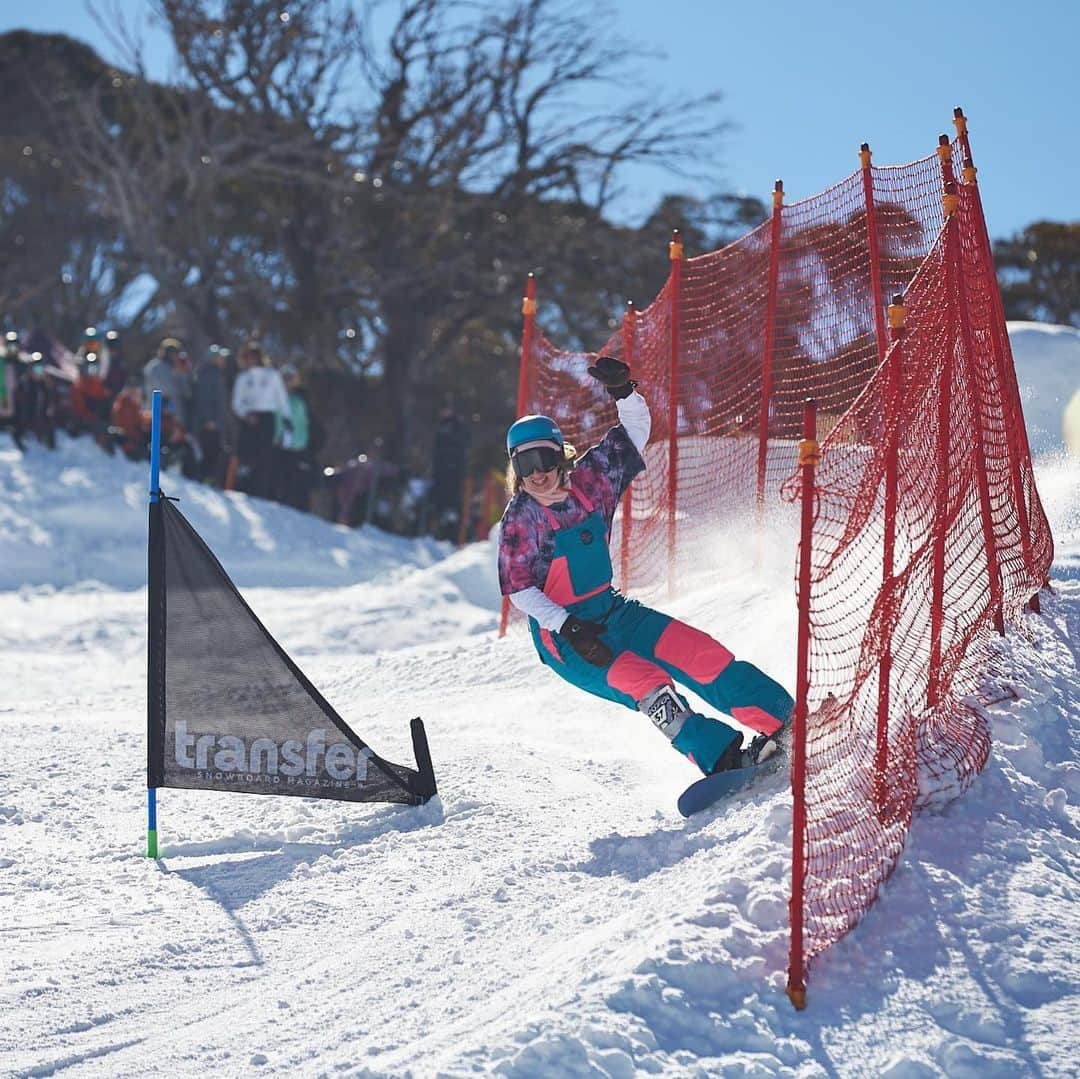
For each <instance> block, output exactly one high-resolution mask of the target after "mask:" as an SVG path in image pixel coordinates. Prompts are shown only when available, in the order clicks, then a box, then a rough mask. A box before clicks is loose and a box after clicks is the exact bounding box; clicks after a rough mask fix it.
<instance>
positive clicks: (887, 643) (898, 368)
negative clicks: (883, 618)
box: [874, 295, 907, 819]
mask: <svg viewBox="0 0 1080 1079" xmlns="http://www.w3.org/2000/svg"><path fill="white" fill-rule="evenodd" d="M906 318H907V308H906V307H904V297H903V296H901V295H896V296H894V297H893V302H892V303H891V304H889V330H890V333H891V335H892V341H893V345H892V353H891V354H890V355H889V365H888V367H887V368H886V370H885V380H886V381H885V386H886V390H885V393H886V396H887V398H888V400H887V401H886V402H885V403H884V404H883V407H882V413H883V414H884V415H885V416H887V417H895V416H896V415H897V405H898V403H899V401H900V398H901V395H902V394H903V392H904V356H903V346H902V344H901V340H902V338H903V336H904V332H905V326H904V322H905V319H906ZM887 431H888V434H887V437H888V446H887V447H886V452H885V521H884V525H885V534H884V537H883V540H882V559H881V581H882V585H883V586H884V587H885V588H888V587H889V584H890V583H891V581H892V579H893V573H894V571H895V565H894V563H895V558H896V507H897V500H898V492H897V477H898V474H899V456H900V430H899V427H898V426H897V425H896V423H895V420H894V421H893V426H892V427H891V428H887ZM894 625H895V618H894V617H893V616H892V614H891V613H890V614H889V615H888V616H887V623H886V626H885V627H884V628H883V631H882V650H881V662H880V664H879V666H878V714H877V742H876V746H875V751H874V789H875V794H876V799H877V807H878V818H879V819H881V818H882V817H884V815H885V811H886V808H887V807H886V787H885V776H886V775H887V774H888V767H889V705H890V690H891V679H892V634H893V627H894Z"/></svg>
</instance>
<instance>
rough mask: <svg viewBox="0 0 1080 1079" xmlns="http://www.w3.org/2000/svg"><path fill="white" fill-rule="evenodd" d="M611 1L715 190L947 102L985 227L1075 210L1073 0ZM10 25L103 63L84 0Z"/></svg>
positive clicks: (674, 183)
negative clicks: (683, 122) (683, 101)
mask: <svg viewBox="0 0 1080 1079" xmlns="http://www.w3.org/2000/svg"><path fill="white" fill-rule="evenodd" d="M108 2H109V0H100V3H99V7H104V6H105V5H106V4H107V3H108ZM116 2H118V5H119V8H120V10H122V11H124V12H126V13H128V14H129V15H131V16H133V17H134V19H135V22H136V23H137V24H139V25H140V26H142V27H143V28H144V29H145V31H146V34H147V37H146V42H147V47H148V54H147V55H148V60H149V66H150V69H151V71H152V72H153V73H155V74H159V75H161V76H163V75H164V74H165V72H166V71H167V70H168V61H167V56H168V52H167V47H166V42H165V38H164V36H163V34H162V33H161V31H160V30H158V29H155V28H154V27H152V26H148V25H147V22H148V15H149V12H150V4H149V3H148V2H147V0H116ZM282 6H283V8H286V7H287V0H282ZM611 6H612V8H613V11H614V15H615V17H614V18H613V19H611V20H609V21H610V22H611V27H612V31H613V32H614V33H619V34H621V35H623V36H624V37H626V38H629V39H630V40H632V41H635V42H638V43H640V44H642V45H644V46H647V47H648V48H650V49H653V50H656V51H657V52H658V53H660V54H663V55H662V56H661V55H658V56H657V57H656V58H655V59H652V60H650V61H647V62H645V63H643V65H642V71H643V76H644V77H643V79H642V85H650V86H655V87H657V88H662V89H664V90H665V91H668V92H671V93H676V92H679V93H684V94H689V95H697V94H705V93H709V92H712V91H715V90H719V91H721V92H722V93H723V95H724V100H723V101H722V102H721V104H720V105H719V106H718V109H719V118H720V119H724V120H727V121H730V122H731V123H732V124H733V125H735V127H734V129H733V130H732V131H731V132H730V133H729V134H727V135H726V136H725V137H724V139H723V142H722V144H721V145H720V146H719V148H718V153H717V158H718V161H719V165H718V170H717V173H716V176H715V182H716V186H717V187H719V188H724V189H727V190H737V191H739V192H741V193H745V194H750V195H757V196H759V197H761V198H762V199H764V200H766V201H767V200H768V196H769V192H770V191H771V190H772V184H773V180H774V179H776V178H777V177H779V178H782V179H783V180H784V186H785V190H786V191H787V198H788V201H789V202H791V201H795V200H797V199H801V198H806V197H809V196H811V195H813V194H815V193H817V192H818V191H820V190H822V189H824V188H826V187H829V186H831V185H832V184H834V183H836V182H837V181H838V180H840V179H842V178H843V177H844V176H846V175H847V174H848V173H850V172H852V171H854V169H855V168H857V167H858V157H857V152H858V149H859V144H860V143H861V142H863V141H867V142H869V143H870V146H871V148H872V150H873V151H874V161H875V163H876V164H879V165H883V164H898V163H902V162H905V161H910V160H912V159H914V158H918V157H922V156H924V155H926V154H928V153H931V152H932V151H933V148H934V146H935V145H936V143H937V136H938V134H939V133H941V132H948V133H949V134H950V135H951V134H952V131H953V128H952V123H951V121H952V110H953V107H954V106H955V105H960V106H962V107H963V109H964V111H965V113H966V114H967V116H968V118H969V124H970V131H971V141H972V152H973V155H974V158H975V163H976V165H977V166H978V167H979V182H980V185H981V188H982V197H983V204H984V207H985V209H986V214H987V219H988V223H989V227H990V232H991V235H993V236H995V237H999V236H1004V235H1008V234H1011V233H1013V232H1015V231H1017V230H1019V229H1021V228H1022V227H1023V226H1024V225H1026V224H1028V223H1030V222H1032V221H1035V220H1040V219H1049V220H1057V221H1076V220H1080V194H1078V193H1077V191H1078V186H1077V182H1076V176H1077V174H1078V173H1080V139H1077V137H1076V135H1077V131H1076V122H1075V118H1074V117H1073V116H1071V115H1070V110H1071V109H1072V107H1073V105H1074V104H1075V102H1077V101H1080V65H1078V63H1077V57H1076V42H1077V41H1078V40H1080V4H1077V3H1076V2H1075V0H1030V2H1028V3H1026V4H1023V5H1018V4H1016V3H1015V2H1013V0H1009V2H1008V3H1005V2H1002V0H983V2H982V3H978V4H976V3H971V2H963V0H958V2H956V3H953V4H950V5H943V4H941V3H939V2H927V0H910V2H908V3H905V4H903V5H881V4H878V5H874V4H866V3H856V2H854V0H832V2H830V3H828V4H823V3H814V2H813V0H802V2H797V0H773V2H772V3H770V4H768V5H763V6H762V5H753V4H750V3H747V2H745V0H743V2H740V3H738V4H735V3H729V2H727V0H666V2H665V3H663V4H657V3H656V0H614V2H613V3H612V5H611ZM19 27H21V28H27V29H33V30H39V31H53V32H64V33H68V34H70V35H71V36H73V37H76V38H79V39H81V40H84V41H86V42H87V43H89V44H90V45H92V46H93V47H94V48H95V49H97V50H98V51H99V52H100V53H101V54H102V55H103V56H105V57H106V58H108V59H116V58H117V55H116V52H115V49H114V48H113V46H112V45H111V43H110V41H109V39H108V36H107V35H106V34H105V32H104V31H103V30H102V29H101V27H100V26H98V25H97V23H96V22H95V21H94V20H93V18H92V17H91V16H90V14H89V13H88V11H87V8H86V5H85V3H84V0H6V2H5V3H4V4H3V5H2V6H0V32H3V31H6V30H10V29H14V28H19ZM615 62H616V59H615V58H614V57H613V63H615ZM612 103H615V102H612ZM693 189H694V185H690V184H687V183H686V182H685V181H682V180H680V179H679V178H675V177H672V176H670V175H665V174H662V173H659V172H657V171H655V170H644V169H642V170H638V171H636V172H635V173H633V174H632V176H631V190H629V191H628V192H627V194H626V195H625V196H624V198H623V200H622V202H621V203H620V206H619V211H620V213H621V214H622V215H623V216H624V217H625V218H627V219H633V218H635V217H636V216H640V214H641V213H643V212H645V211H646V210H648V209H649V208H650V207H651V206H652V205H653V204H655V202H656V201H657V200H658V199H659V197H660V196H661V195H662V194H663V193H664V192H665V191H671V190H693ZM699 191H700V192H701V193H704V190H703V189H702V188H699Z"/></svg>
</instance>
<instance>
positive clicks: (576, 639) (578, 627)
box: [559, 615, 615, 667]
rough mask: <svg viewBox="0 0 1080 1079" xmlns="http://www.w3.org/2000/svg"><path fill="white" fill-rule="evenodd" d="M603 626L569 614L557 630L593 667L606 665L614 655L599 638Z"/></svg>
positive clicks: (603, 628)
mask: <svg viewBox="0 0 1080 1079" xmlns="http://www.w3.org/2000/svg"><path fill="white" fill-rule="evenodd" d="M605 628H606V627H605V626H602V625H601V624H600V623H599V622H584V621H582V619H580V618H575V617H574V616H573V615H570V617H569V618H567V620H566V621H565V622H564V623H563V625H562V629H560V630H559V635H560V636H561V637H565V638H566V640H567V641H569V642H570V647H571V648H572V649H573V650H574V651H575V652H577V654H578V655H579V656H581V658H582V659H583V660H585V662H586V663H591V664H592V665H593V666H594V667H606V666H607V665H608V664H609V663H611V661H612V660H613V659H614V658H615V657H614V655H613V654H612V652H611V649H610V648H608V646H607V645H606V644H604V642H603V641H602V640H600V634H601V633H603V632H604V630H605Z"/></svg>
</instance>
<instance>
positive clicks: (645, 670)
mask: <svg viewBox="0 0 1080 1079" xmlns="http://www.w3.org/2000/svg"><path fill="white" fill-rule="evenodd" d="M607 681H608V685H609V686H611V688H612V689H617V690H619V691H620V692H621V693H626V694H629V695H630V696H631V697H633V698H634V700H635V701H640V700H641V699H642V698H643V697H647V696H648V695H649V694H650V693H652V691H653V690H654V689H658V688H659V687H660V686H669V685H671V675H670V674H668V673H667V671H665V670H664V669H663V667H658V666H657V665H656V664H655V663H652V662H651V661H649V660H647V659H644V658H642V657H641V656H635V655H634V653H633V652H623V653H622V654H621V655H620V656H619V658H618V659H617V660H615V662H614V663H613V664H612V665H611V666H610V667H609V668H608V672H607Z"/></svg>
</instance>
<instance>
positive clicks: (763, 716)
mask: <svg viewBox="0 0 1080 1079" xmlns="http://www.w3.org/2000/svg"><path fill="white" fill-rule="evenodd" d="M731 714H732V716H733V717H734V718H735V719H737V720H738V721H739V722H740V723H741V724H742V725H743V726H744V727H749V728H750V729H751V730H752V731H760V732H761V733H762V734H776V732H777V731H778V730H779V729H780V728H781V727H782V726H783V723H781V722H780V720H778V719H777V718H776V716H771V715H769V713H768V712H766V711H764V710H763V709H761V708H758V707H757V706H756V705H749V706H748V707H746V708H732V710H731Z"/></svg>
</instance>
